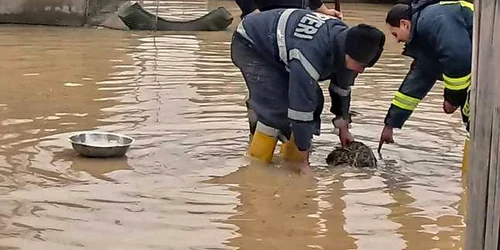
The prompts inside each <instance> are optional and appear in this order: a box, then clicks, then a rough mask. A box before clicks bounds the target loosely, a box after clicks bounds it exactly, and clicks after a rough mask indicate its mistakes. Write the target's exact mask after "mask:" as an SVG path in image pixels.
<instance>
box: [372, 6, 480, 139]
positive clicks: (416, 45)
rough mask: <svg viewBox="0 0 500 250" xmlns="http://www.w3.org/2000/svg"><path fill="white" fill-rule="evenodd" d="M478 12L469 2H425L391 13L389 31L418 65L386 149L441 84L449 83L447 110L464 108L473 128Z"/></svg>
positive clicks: (389, 120) (390, 123) (397, 103)
mask: <svg viewBox="0 0 500 250" xmlns="http://www.w3.org/2000/svg"><path fill="white" fill-rule="evenodd" d="M473 9H474V7H473V5H472V3H469V2H466V1H437V0H420V1H416V2H415V1H414V2H413V3H412V4H411V5H407V4H396V5H394V6H393V7H392V9H391V10H390V11H389V13H388V14H387V18H386V23H387V25H388V26H389V30H390V32H391V34H392V35H393V36H394V37H395V38H396V39H397V40H398V41H399V42H404V43H405V49H404V51H403V55H406V56H410V57H412V58H413V59H414V61H413V63H412V65H411V68H410V71H409V72H408V74H407V75H406V78H405V79H404V81H403V83H402V84H401V86H400V87H399V90H398V92H397V93H396V95H395V97H394V99H393V101H392V104H391V106H390V108H389V111H388V113H387V115H386V118H385V126H384V129H383V130H382V134H381V136H380V144H379V145H380V146H381V145H382V144H383V143H392V142H394V139H393V128H402V127H403V124H404V123H405V121H406V120H407V119H408V118H409V117H410V115H411V114H412V112H413V111H414V110H415V108H416V107H417V105H418V103H419V102H420V101H421V100H422V99H423V98H424V97H425V96H426V95H427V93H428V92H429V91H430V90H431V88H432V87H433V86H434V84H435V82H436V81H437V80H442V81H444V87H445V90H444V101H443V110H444V112H445V113H447V114H451V113H454V112H455V110H456V109H458V108H459V107H460V108H461V113H462V120H463V122H464V124H465V127H466V129H467V131H468V130H469V103H468V99H469V97H468V95H469V88H470V84H471V64H472V61H471V60H472V23H473Z"/></svg>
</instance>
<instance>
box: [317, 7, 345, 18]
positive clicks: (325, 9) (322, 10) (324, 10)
mask: <svg viewBox="0 0 500 250" xmlns="http://www.w3.org/2000/svg"><path fill="white" fill-rule="evenodd" d="M314 11H316V12H319V13H323V14H325V15H329V16H333V17H336V18H339V19H342V18H344V15H343V14H342V12H340V11H337V10H335V9H328V7H326V5H325V4H322V5H321V6H320V7H319V8H317V9H315V10H314Z"/></svg>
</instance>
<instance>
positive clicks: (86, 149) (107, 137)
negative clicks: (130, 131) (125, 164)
mask: <svg viewBox="0 0 500 250" xmlns="http://www.w3.org/2000/svg"><path fill="white" fill-rule="evenodd" d="M69 141H70V142H71V145H72V146H73V149H74V150H75V151H76V152H77V153H78V154H80V155H82V156H86V157H118V156H123V155H125V153H126V152H127V150H128V149H129V148H130V145H132V143H134V139H132V138H131V137H128V136H125V135H120V134H115V133H108V132H97V131H83V132H78V133H76V134H73V135H71V136H70V137H69Z"/></svg>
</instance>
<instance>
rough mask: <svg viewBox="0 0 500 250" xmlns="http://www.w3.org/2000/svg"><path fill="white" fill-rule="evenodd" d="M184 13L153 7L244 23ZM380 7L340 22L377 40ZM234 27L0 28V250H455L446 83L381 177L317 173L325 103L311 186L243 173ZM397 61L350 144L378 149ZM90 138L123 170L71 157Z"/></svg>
mask: <svg viewBox="0 0 500 250" xmlns="http://www.w3.org/2000/svg"><path fill="white" fill-rule="evenodd" d="M155 3H156V2H155V1H144V4H145V6H146V8H147V9H149V10H153V9H155V8H156V5H155ZM192 3H193V4H192V5H189V4H179V3H177V2H173V1H160V4H161V5H160V7H161V8H159V9H160V10H161V15H162V16H164V17H169V18H170V17H171V16H175V15H178V14H180V13H182V14H184V16H183V18H191V17H195V16H199V15H200V13H203V12H206V11H207V9H213V7H214V6H219V5H224V6H226V7H227V8H228V9H229V10H230V11H232V13H233V15H234V16H238V15H239V10H238V9H237V7H236V5H235V4H234V3H233V2H220V1H208V2H207V1H202V0H199V1H193V2H192ZM387 9H388V7H387V6H380V5H379V6H377V5H366V4H343V10H344V11H345V15H346V17H348V18H347V22H349V23H350V24H354V23H357V22H360V21H363V22H370V23H372V24H375V25H376V26H378V27H380V28H382V29H384V30H385V28H384V24H383V17H384V16H385V12H386V11H387ZM237 21H238V20H237V19H235V23H233V26H231V28H230V29H229V30H227V31H222V32H200V33H185V32H184V33H183V32H156V33H154V32H147V31H146V32H122V31H109V30H90V29H64V28H47V27H8V28H7V27H2V28H0V37H1V38H2V39H1V42H0V45H2V46H0V50H1V51H2V53H3V55H4V56H5V60H6V61H8V62H9V63H8V64H2V66H1V67H2V69H3V70H4V71H5V72H10V74H5V75H3V78H2V81H1V82H0V84H2V87H3V89H4V91H2V93H0V100H2V101H0V102H1V103H0V142H1V143H0V144H1V145H0V200H1V202H2V204H3V205H2V206H0V217H2V220H0V246H5V247H6V248H7V247H18V248H22V249H41V248H43V249H68V248H89V249H102V248H106V249H108V248H116V249H125V248H126V249H282V248H283V249H370V250H373V249H374V250H377V249H386V248H387V249H432V248H439V249H460V245H461V241H462V240H461V237H460V234H461V233H462V232H463V214H464V209H463V204H464V203H463V202H464V200H465V199H464V198H463V196H464V192H463V184H462V182H461V180H460V179H461V172H460V155H461V150H462V148H461V146H462V142H463V133H462V131H461V130H460V129H459V128H458V127H459V126H461V125H460V121H459V118H458V117H456V115H453V116H451V117H450V116H448V115H446V116H445V115H442V114H441V113H440V112H441V98H442V94H441V93H442V87H441V86H437V87H436V88H435V90H433V91H432V92H431V93H430V94H429V96H428V97H427V98H426V99H425V100H424V102H422V103H421V105H419V108H418V110H417V111H416V112H415V114H414V115H413V117H412V118H411V119H410V120H409V121H408V124H407V126H405V128H404V130H402V131H396V135H395V136H396V140H397V144H396V145H387V146H385V147H384V149H383V160H381V167H380V168H379V169H378V170H376V171H363V170H356V169H350V168H342V169H325V167H326V163H325V157H326V155H327V154H328V153H329V152H330V151H331V150H332V149H333V148H334V147H335V146H336V145H337V144H338V143H337V141H338V139H337V138H336V136H335V135H333V134H332V133H330V131H331V129H332V125H331V123H330V119H331V115H330V114H328V112H327V111H328V109H329V104H328V102H327V106H326V107H325V109H324V110H325V113H324V114H323V116H322V117H323V126H322V127H323V131H322V135H321V136H320V137H317V138H315V141H314V145H315V147H314V152H313V154H312V157H311V162H312V165H313V167H315V168H316V169H317V170H318V172H317V176H316V177H317V178H318V179H317V180H311V179H305V178H301V177H300V176H298V175H296V174H295V173H293V172H292V171H290V170H289V168H288V166H286V165H285V164H282V163H281V161H280V159H279V157H278V158H277V162H276V164H274V165H272V166H269V167H267V166H262V165H259V164H256V163H252V162H247V161H246V160H247V159H246V158H242V157H241V156H242V155H243V154H244V153H245V150H246V147H247V143H248V142H247V140H248V131H247V123H246V118H245V107H244V98H245V95H246V89H245V87H244V83H243V80H242V78H241V74H240V73H239V72H238V71H237V69H236V68H235V67H234V66H233V65H232V63H231V61H230V57H229V41H230V36H231V32H232V30H234V28H235V24H236V23H237ZM25 34H30V35H25ZM13 45H16V46H13ZM400 51H401V46H400V45H398V44H396V43H395V42H394V41H393V40H391V39H390V38H388V44H387V49H386V51H385V52H384V54H383V56H382V58H381V59H380V62H379V63H378V64H377V65H376V67H374V68H372V69H370V70H367V72H366V73H364V74H362V75H361V76H360V78H359V79H358V80H357V82H356V85H355V88H354V90H353V91H354V98H353V105H352V107H353V110H354V111H356V112H357V113H358V115H357V116H356V117H355V119H354V124H353V133H354V134H355V135H356V138H357V139H358V140H361V141H363V142H365V143H366V144H367V145H369V146H371V147H372V148H376V146H377V143H378V141H377V139H378V136H379V133H380V130H381V129H382V124H381V121H382V120H383V116H384V115H385V112H386V110H387V107H388V105H389V104H390V101H391V99H392V96H393V94H394V92H395V91H396V90H397V87H398V85H399V83H400V81H401V80H402V79H403V77H404V75H405V73H406V71H407V68H408V65H409V62H410V61H409V60H408V58H404V57H401V55H400ZM49 59H50V60H49ZM323 85H324V83H323ZM325 95H326V96H327V93H326V92H325ZM93 129H96V130H101V131H109V132H116V133H123V134H126V135H128V136H131V137H133V138H134V139H136V142H135V144H134V145H133V146H132V147H131V148H130V150H129V151H128V152H127V157H126V158H120V159H110V160H98V159H87V158H82V157H79V156H77V155H76V154H75V152H74V151H73V150H72V149H71V144H70V143H69V142H68V136H69V134H70V133H72V132H75V131H81V130H93ZM240 166H242V167H240ZM205 180H206V181H207V182H202V181H205Z"/></svg>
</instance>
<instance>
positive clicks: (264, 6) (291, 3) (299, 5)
mask: <svg viewBox="0 0 500 250" xmlns="http://www.w3.org/2000/svg"><path fill="white" fill-rule="evenodd" d="M236 3H237V4H238V6H239V7H240V9H241V18H244V17H246V16H247V15H249V14H252V13H259V12H260V11H267V10H272V9H283V8H296V9H307V8H309V9H311V10H314V11H316V12H319V13H323V14H325V15H330V16H334V17H338V18H340V19H342V17H343V16H342V13H341V12H340V11H337V10H334V9H329V8H327V7H326V5H325V4H323V1H322V0H236ZM317 94H318V98H320V99H319V102H321V103H324V96H323V92H322V90H321V89H318V93H317ZM246 105H247V117H248V123H249V127H250V136H249V137H250V140H251V139H252V136H253V133H254V131H255V125H256V124H257V116H256V114H255V112H254V111H253V110H252V109H250V108H249V105H248V101H247V102H246ZM322 112H323V105H318V110H316V112H315V114H314V118H315V121H316V122H315V123H316V132H315V135H319V131H320V130H321V124H320V123H319V116H320V115H321V113H322ZM287 147H288V146H287V144H286V143H284V144H282V145H281V150H282V153H283V152H285V151H286V148H287Z"/></svg>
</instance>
